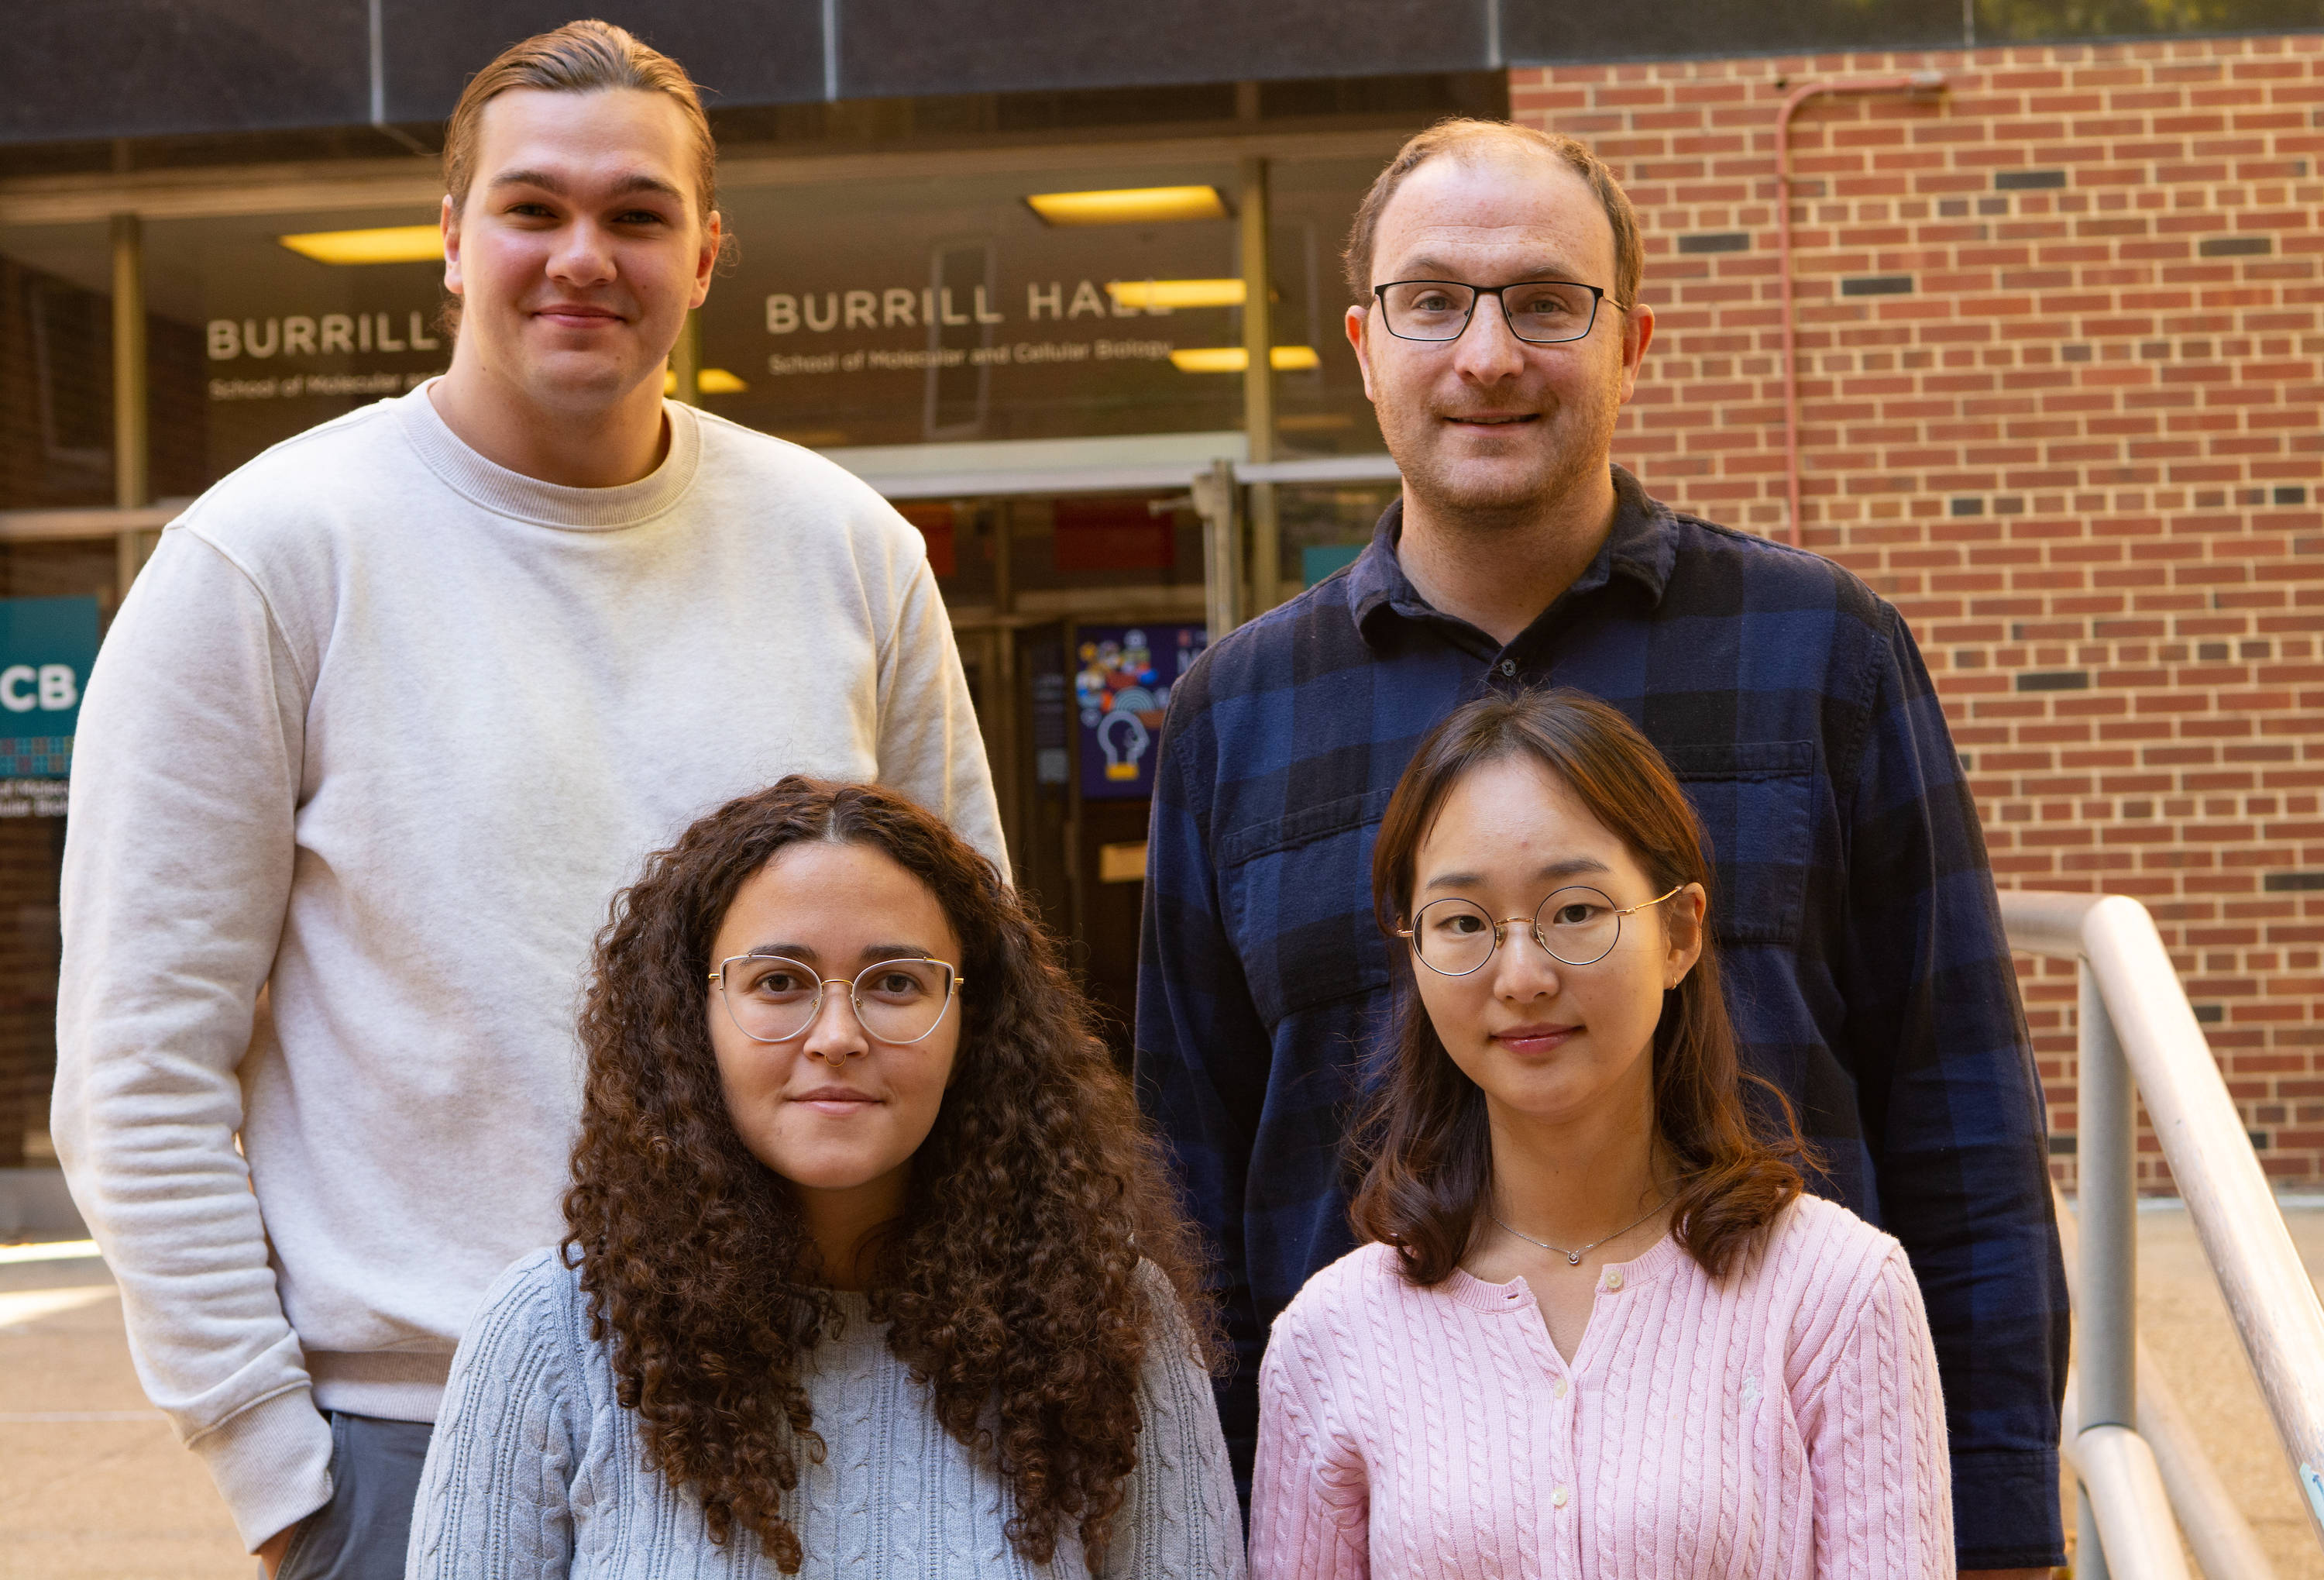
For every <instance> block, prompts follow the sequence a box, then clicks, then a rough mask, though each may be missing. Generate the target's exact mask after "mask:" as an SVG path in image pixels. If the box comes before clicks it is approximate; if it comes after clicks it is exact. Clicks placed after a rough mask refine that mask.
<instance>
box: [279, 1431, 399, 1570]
mask: <svg viewBox="0 0 2324 1580" xmlns="http://www.w3.org/2000/svg"><path fill="white" fill-rule="evenodd" d="M435 1429H436V1428H433V1427H431V1426H429V1425H428V1424H427V1423H426V1422H424V1421H383V1420H378V1419H375V1418H373V1417H370V1416H346V1415H341V1414H340V1413H339V1412H338V1411H337V1410H333V1411H332V1412H331V1501H329V1502H327V1503H326V1504H324V1505H323V1506H322V1507H321V1508H320V1509H318V1510H316V1511H315V1512H314V1513H312V1514H310V1515H309V1516H308V1517H307V1519H306V1521H305V1523H303V1524H301V1525H300V1527H299V1532H298V1534H297V1535H296V1536H293V1537H292V1538H291V1547H290V1549H289V1550H288V1551H287V1552H285V1553H284V1554H283V1555H282V1566H281V1568H280V1569H279V1570H277V1571H276V1572H275V1580H402V1575H403V1549H404V1547H405V1545H406V1544H407V1543H408V1542H410V1538H411V1505H412V1501H413V1500H414V1499H416V1498H417V1497H419V1495H420V1462H421V1461H422V1460H424V1459H426V1458H427V1457H428V1438H429V1435H430V1434H431V1433H433V1432H434V1431H435Z"/></svg>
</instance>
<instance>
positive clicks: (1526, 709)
mask: <svg viewBox="0 0 2324 1580" xmlns="http://www.w3.org/2000/svg"><path fill="white" fill-rule="evenodd" d="M1738 855H1740V857H1741V859H1743V860H1747V861H1748V859H1750V858H1749V853H1748V852H1741V853H1738ZM1710 889H1711V871H1710V867H1709V865H1708V863H1707V858H1706V855H1705V851H1704V841H1703V838H1702V833H1701V827H1700V826H1699V825H1698V824H1697V822H1696V820H1695V817H1694V814H1693V811H1692V808H1691V807H1690V806H1689V805H1688V802H1687V799H1686V797H1685V795H1684V794H1683V792H1682V791H1681V790H1680V789H1679V787H1678V784H1677V781H1674V779H1673V778H1672V777H1671V774H1670V771H1669V769H1668V768H1667V767H1665V764H1664V762H1663V760H1662V758H1661V757H1660V756H1659V755H1657V754H1656V753H1655V749H1654V747H1653V746H1652V745H1651V744H1648V743H1647V741H1646V737H1645V736H1643V735H1640V734H1639V733H1638V732H1637V729H1636V728H1634V727H1633V726H1632V725H1631V724H1630V723H1629V721H1628V719H1626V718H1624V717H1623V716H1621V715H1620V714H1618V713H1617V712H1615V711H1614V710H1613V709H1612V708H1610V707H1606V706H1605V705H1604V704H1603V703H1600V702H1596V701H1593V700H1591V698H1587V697H1584V696H1582V695H1581V694H1579V693H1577V692H1571V691H1562V692H1549V693H1525V694H1519V695H1517V696H1514V697H1490V698H1483V699H1481V700H1479V701H1476V702H1472V703H1470V704H1468V705H1466V706H1464V707H1462V708H1460V709H1458V710H1457V711H1455V712H1454V713H1453V714H1452V716H1450V717H1449V718H1447V719H1446V720H1445V721H1444V722H1443V724H1442V725H1439V726H1438V727H1437V728H1436V729H1435V730H1434V732H1432V733H1431V734H1430V735H1429V736H1428V737H1427V738H1426V739H1425V741H1423V742H1422V743H1421V745H1420V748H1419V751H1418V752H1417V753H1416V755H1415V756H1414V758H1413V761H1412V763H1411V765H1410V766H1409V767H1408V768H1407V769H1406V771H1405V773H1404V777H1403V779H1402V780H1401V781H1399V782H1398V783H1397V788H1396V790H1395V793H1394V795H1393V796H1392V797H1391V799H1390V800H1389V802H1388V809H1387V812H1386V814H1385V816H1384V817H1383V818H1382V821H1381V824H1380V832H1379V841H1378V843H1377V845H1375V847H1374V852H1373V862H1372V894H1373V899H1374V902H1375V905H1376V907H1377V909H1378V911H1379V917H1380V925H1381V926H1382V928H1383V929H1386V930H1387V931H1388V932H1389V933H1390V934H1392V935H1393V936H1394V937H1396V938H1398V939H1399V940H1401V941H1402V942H1403V944H1404V945H1405V946H1406V947H1404V948H1403V950H1402V951H1401V953H1402V954H1403V955H1404V956H1405V957H1406V965H1407V966H1408V967H1409V970H1410V975H1409V976H1408V977H1406V987H1407V989H1408V990H1409V991H1408V992H1407V993H1406V1022H1405V1024H1404V1026H1403V1028H1402V1037H1401V1041H1400V1043H1399V1045H1398V1046H1397V1049H1396V1050H1395V1054H1394V1058H1393V1061H1392V1063H1391V1064H1390V1066H1389V1067H1388V1070H1387V1072H1386V1080H1385V1083H1384V1087H1383V1090H1382V1091H1381V1093H1380V1095H1379V1099H1378V1102H1377V1105H1376V1108H1375V1111H1374V1114H1373V1122H1372V1125H1371V1127H1370V1129H1369V1132H1367V1142H1368V1144H1367V1146H1366V1147H1365V1149H1364V1157H1365V1160H1366V1162H1367V1164H1368V1168H1367V1170H1366V1173H1365V1177H1364V1181H1363V1184H1362V1187H1360V1190H1359V1191H1358V1193H1357V1196H1356V1199H1355V1206H1354V1212H1355V1216H1356V1220H1357V1224H1358V1227H1359V1230H1360V1233H1362V1234H1364V1236H1365V1237H1366V1238H1367V1239H1369V1240H1370V1241H1371V1242H1373V1243H1370V1244H1368V1245H1365V1246H1363V1247H1361V1248H1360V1249H1359V1250H1357V1251H1355V1252H1351V1253H1350V1254H1349V1255H1348V1256H1346V1257H1344V1258H1342V1260H1340V1261H1337V1262H1335V1263H1333V1265H1332V1266H1330V1267H1328V1268H1325V1269H1324V1270H1323V1271H1322V1272H1320V1273H1318V1274H1316V1275H1315V1277H1314V1278H1313V1279H1311V1280H1308V1283H1307V1286H1306V1287H1305V1289H1302V1290H1301V1291H1300V1293H1299V1295H1298V1297H1297V1298H1296V1299H1295V1300H1293V1301H1292V1303H1291V1305H1290V1307H1288V1308H1287V1309H1286V1310H1285V1312H1284V1313H1283V1315H1282V1316H1281V1317H1278V1318H1277V1321H1276V1324H1275V1331H1274V1335H1273V1338H1272V1340H1271V1341H1270V1343H1269V1344H1268V1351H1267V1359H1266V1363H1265V1365H1264V1366H1263V1367H1262V1369H1261V1372H1260V1377H1259V1391H1260V1400H1261V1406H1260V1420H1259V1458H1258V1468H1257V1474H1256V1476H1255V1477H1254V1481H1253V1487H1252V1500H1251V1572H1252V1574H1253V1575H1254V1576H1255V1577H1256V1580H1294V1577H1296V1580H1325V1577H1331V1580H1339V1577H1342V1576H1348V1577H1352V1576H1357V1575H1372V1574H1379V1575H1397V1576H1401V1577H1406V1580H1436V1577H1440V1576H1441V1577H1445V1580H1452V1577H1455V1576H1459V1577H1463V1580H1487V1577H1489V1576H1505V1575H1519V1574H1524V1575H1535V1574H1540V1575H1552V1574H1555V1575H1593V1574H1594V1575H1626V1576H1638V1577H1642V1580H1643V1577H1647V1576H1653V1577H1657V1580H1708V1577H1710V1576H1730V1575H1731V1576H1737V1577H1738V1580H1739V1577H1741V1576H1744V1575H1751V1576H1755V1577H1758V1580H1775V1577H1778V1576H1782V1577H1788V1580H1810V1577H1811V1576H1848V1577H1851V1580H1869V1577H1870V1576H1874V1575H1879V1576H1883V1577H1895V1580H1921V1577H1925V1580H1936V1577H1938V1576H1948V1577H1949V1576H1950V1575H1951V1574H1952V1559H1953V1542H1952V1529H1951V1513H1952V1505H1951V1498H1950V1468H1949V1464H1948V1461H1947V1459H1946V1454H1945V1418H1944V1407H1943V1401H1942V1400H1941V1398H1940V1397H1939V1393H1938V1387H1937V1362H1936V1351H1935V1348H1934V1346H1933V1345H1932V1343H1931V1341H1930V1337H1929V1328H1928V1321H1927V1318H1926V1317H1924V1316H1923V1312H1922V1308H1921V1295H1920V1286H1919V1285H1918V1284H1917V1283H1916V1282H1915V1281H1914V1278H1913V1272H1912V1269H1911V1268H1910V1267H1909V1266H1907V1265H1906V1262H1905V1260H1904V1250H1903V1248H1902V1247H1901V1246H1899V1245H1898V1244H1897V1243H1896V1242H1895V1240H1893V1239H1891V1238H1889V1237H1888V1236H1887V1235H1886V1234H1881V1233H1880V1232H1879V1231H1878V1230H1877V1229H1875V1228H1873V1227H1872V1226H1871V1225H1870V1224H1867V1223H1865V1222H1864V1221H1863V1220H1861V1219H1860V1218H1858V1217H1856V1216H1855V1215H1852V1214H1850V1213H1849V1211H1848V1210H1847V1209H1846V1208H1844V1207H1841V1206H1837V1205H1835V1204H1833V1203H1831V1202H1827V1201H1822V1200H1819V1199H1817V1198H1815V1197H1807V1196H1803V1195H1802V1194H1801V1186H1802V1178H1801V1173H1800V1169H1799V1167H1798V1165H1799V1164H1800V1163H1801V1162H1802V1161H1803V1160H1804V1156H1805V1154H1804V1149H1803V1147H1802V1145H1801V1143H1800V1141H1799V1137H1798V1134H1797V1132H1796V1131H1795V1130H1794V1128H1793V1126H1792V1123H1791V1120H1790V1117H1789V1115H1788V1114H1787V1113H1784V1112H1783V1111H1782V1100H1781V1098H1779V1097H1773V1095H1772V1089H1771V1088H1764V1086H1763V1087H1762V1088H1761V1089H1763V1090H1766V1092H1767V1093H1768V1095H1770V1096H1771V1097H1772V1101H1771V1102H1770V1103H1769V1104H1768V1105H1767V1110H1768V1111H1766V1112H1763V1113H1761V1114H1759V1115H1758V1116H1757V1119H1756V1120H1755V1119H1754V1117H1753V1116H1751V1115H1750V1114H1748V1113H1747V1111H1746V1109H1745V1107H1744V1101H1743V1093H1744V1086H1745V1077H1744V1076H1742V1075H1741V1073H1740V1071H1739V1069H1738V1065H1737V1061H1736V1055H1735V1038H1734V1032H1733V1030H1731V1028H1730V1027H1729V1022H1728V1018H1727V1011H1726V1008H1725V1006H1724V1005H1723V1003H1721V1001H1720V986H1719V976H1718V971H1717V960H1716V957H1715V954H1714V951H1713V949H1712V946H1711V935H1710V930H1709V929H1708V928H1707V927H1706V926H1705V919H1706V917H1707V915H1708V912H1709V905H1710Z"/></svg>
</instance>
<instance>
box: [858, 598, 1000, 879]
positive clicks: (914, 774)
mask: <svg viewBox="0 0 2324 1580" xmlns="http://www.w3.org/2000/svg"><path fill="white" fill-rule="evenodd" d="M880 782H881V783H882V784H885V785H889V786H891V787H892V788H894V789H896V790H901V791H903V792H904V793H905V794H906V795H908V796H909V797H911V798H912V799H914V800H916V801H918V803H919V804H920V805H921V806H923V807H926V808H927V809H928V810H929V811H931V812H934V813H935V814H936V816H938V817H939V818H943V819H944V820H945V822H946V823H948V824H950V825H951V826H952V827H953V828H954V830H955V831H957V832H958V833H959V835H960V836H961V837H962V838H964V839H965V840H967V841H968V842H969V844H971V845H974V846H975V847H976V848H977V849H978V850H979V851H982V853H983V854H984V855H988V856H990V857H991V858H992V860H993V862H994V863H995V864H997V865H998V866H999V867H1000V868H1001V877H1003V878H1004V879H1005V878H1007V877H1008V876H1009V848H1008V845H1006V844H1005V843H1004V842H1003V840H1002V838H1001V808H1000V807H999V805H998V804H997V803H996V802H995V801H994V799H993V795H992V768H991V764H990V763H989V762H987V761H986V760H985V755H984V736H983V735H982V732H980V731H979V730H978V728H977V724H976V709H975V707H974V706H973V704H972V703H971V702H970V700H969V695H968V679H967V677H966V675H965V674H964V673H963V672H962V670H961V665H960V649H959V647H958V645H957V644H955V643H954V641H953V634H952V616H951V615H950V614H947V613H946V612H945V605H944V595H943V594H942V593H941V592H939V591H938V590H937V588H936V573H935V572H934V571H932V570H930V569H929V568H928V562H927V559H926V557H925V556H916V557H914V558H913V559H910V560H909V561H908V565H907V569H906V572H905V575H904V577H903V582H902V586H901V587H899V599H898V604H897V615H896V624H895V627H894V629H893V630H892V631H891V632H890V633H889V636H888V640H887V642H886V643H885V644H884V646H883V648H882V650H881V661H880Z"/></svg>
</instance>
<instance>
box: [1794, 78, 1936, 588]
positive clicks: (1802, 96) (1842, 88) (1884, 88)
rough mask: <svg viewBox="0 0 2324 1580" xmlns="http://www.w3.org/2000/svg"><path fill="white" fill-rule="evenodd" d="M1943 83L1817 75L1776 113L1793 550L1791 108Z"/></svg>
mask: <svg viewBox="0 0 2324 1580" xmlns="http://www.w3.org/2000/svg"><path fill="white" fill-rule="evenodd" d="M1944 85H1945V74H1944V73H1943V72H1941V71H1912V72H1899V73H1897V74H1895V75H1894V76H1888V77H1826V78H1819V79H1816V80H1815V81H1813V82H1803V83H1801V84H1800V85H1799V86H1798V87H1797V88H1794V89H1792V91H1791V92H1790V94H1788V95H1787V96H1786V97H1784V104H1783V107H1782V108H1781V109H1779V110H1777V111H1776V112H1775V257H1776V264H1775V267H1776V270H1777V272H1778V273H1780V274H1781V275H1782V277H1783V292H1784V522H1785V527H1786V530H1787V531H1789V533H1790V535H1791V538H1790V541H1791V545H1792V547H1793V548H1794V549H1796V548H1798V547H1799V546H1800V372H1799V329H1798V326H1797V323H1796V321H1795V319H1794V313H1793V307H1792V112H1793V111H1794V110H1796V109H1798V108H1799V107H1800V106H1802V105H1803V104H1805V103H1806V102H1807V101H1808V100H1809V99H1811V98H1813V97H1815V96H1816V95H1818V94H1820V93H1919V92H1926V91H1930V90H1932V89H1935V88H1942V87H1944Z"/></svg>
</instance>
